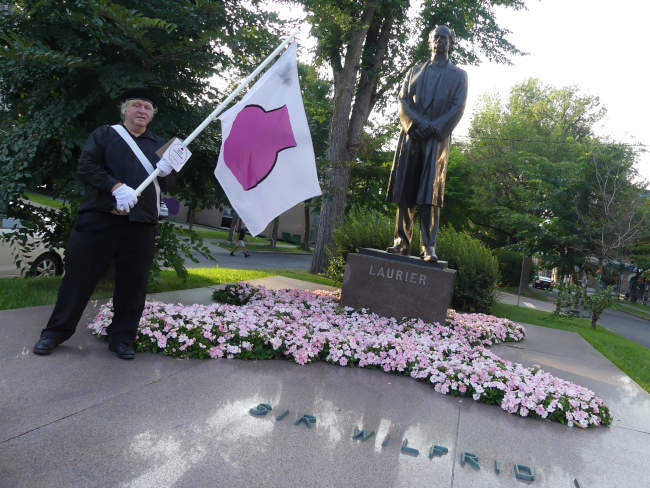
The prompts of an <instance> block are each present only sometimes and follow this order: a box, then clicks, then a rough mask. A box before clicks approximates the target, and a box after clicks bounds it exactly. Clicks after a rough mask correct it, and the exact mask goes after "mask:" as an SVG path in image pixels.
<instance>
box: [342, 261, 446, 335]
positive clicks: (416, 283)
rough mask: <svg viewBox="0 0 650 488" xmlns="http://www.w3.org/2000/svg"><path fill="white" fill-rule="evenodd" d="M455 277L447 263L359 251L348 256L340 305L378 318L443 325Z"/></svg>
mask: <svg viewBox="0 0 650 488" xmlns="http://www.w3.org/2000/svg"><path fill="white" fill-rule="evenodd" d="M455 275H456V271H455V270H453V269H449V268H448V267H447V262H445V261H438V262H437V263H432V262H426V261H423V260H422V259H420V258H419V257H415V256H401V255H396V254H390V253H387V252H385V251H379V250H376V249H360V250H359V252H358V253H355V254H348V259H347V263H346V265H345V275H344V277H343V289H342V291H341V303H342V304H343V305H345V306H347V307H353V308H367V309H369V310H370V311H371V312H374V313H376V314H378V315H386V316H390V317H396V318H398V319H399V318H402V317H412V318H420V319H422V320H425V321H427V322H439V323H440V324H444V323H445V318H446V316H447V308H449V305H451V297H452V293H453V290H454V277H455Z"/></svg>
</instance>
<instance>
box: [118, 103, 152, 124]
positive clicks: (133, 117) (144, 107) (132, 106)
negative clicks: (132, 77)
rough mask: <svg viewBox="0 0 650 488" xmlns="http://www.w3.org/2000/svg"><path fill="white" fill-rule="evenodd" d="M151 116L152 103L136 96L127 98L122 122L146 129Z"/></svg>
mask: <svg viewBox="0 0 650 488" xmlns="http://www.w3.org/2000/svg"><path fill="white" fill-rule="evenodd" d="M152 118H153V105H151V102H149V101H147V100H140V99H138V98H136V99H133V100H129V101H128V103H127V106H126V110H125V111H124V123H125V124H126V125H127V126H132V127H139V128H143V129H146V128H147V125H149V122H151V119H152Z"/></svg>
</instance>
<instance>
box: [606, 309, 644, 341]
mask: <svg viewBox="0 0 650 488" xmlns="http://www.w3.org/2000/svg"><path fill="white" fill-rule="evenodd" d="M598 323H599V324H600V325H602V326H603V327H607V328H608V329H609V330H611V331H614V332H616V333H617V334H620V335H622V336H623V337H627V338H628V339H630V340H633V341H634V342H638V343H639V344H641V345H642V346H645V347H647V348H648V349H650V320H645V319H641V318H638V317H635V316H634V315H630V314H627V313H625V312H619V311H618V310H605V311H604V312H603V314H602V315H601V316H600V320H599V321H598Z"/></svg>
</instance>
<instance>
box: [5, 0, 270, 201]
mask: <svg viewBox="0 0 650 488" xmlns="http://www.w3.org/2000/svg"><path fill="white" fill-rule="evenodd" d="M257 4H258V2H257V1H252V2H247V3H246V4H243V3H242V2H239V1H235V0H225V1H224V0H206V1H201V2H187V1H184V0H171V1H170V0H152V1H149V2H138V1H135V0H119V1H118V0H74V1H72V0H61V1H54V0H21V1H14V2H9V3H6V5H7V8H4V9H0V32H2V34H0V73H2V74H1V75H0V93H2V102H3V104H4V105H5V108H6V110H5V111H2V112H0V119H1V122H2V127H3V131H4V132H2V133H0V172H1V173H0V194H2V195H4V197H5V198H6V199H11V198H13V197H15V196H16V195H19V194H20V193H21V192H22V191H23V189H24V188H25V185H27V184H29V185H30V186H32V187H34V186H36V185H46V186H47V189H48V191H49V192H50V193H52V194H54V195H60V194H63V193H66V192H67V191H68V190H69V189H70V188H74V185H75V183H76V179H75V177H74V174H75V168H76V163H77V158H78V155H79V152H80V148H81V146H82V145H83V143H84V142H85V139H86V136H87V135H88V133H89V132H91V131H92V130H93V129H95V128H96V127H98V126H99V125H101V124H106V123H115V122H117V121H118V120H119V113H118V111H117V100H118V97H119V95H120V94H121V93H122V91H123V90H124V89H125V88H128V87H136V86H146V87H149V88H151V89H152V90H153V92H154V93H155V94H156V95H157V96H158V98H159V100H158V103H157V107H158V115H157V116H156V117H155V118H154V120H153V122H152V125H151V127H152V129H153V130H154V131H155V132H156V133H158V134H159V135H161V136H165V137H171V136H173V135H178V136H181V137H182V136H184V135H187V134H189V133H190V132H191V131H192V130H193V129H194V128H195V127H196V126H197V125H198V124H199V123H200V121H201V120H202V118H203V117H204V116H205V115H207V114H208V113H209V112H210V111H211V109H212V108H213V106H214V104H215V101H216V100H218V99H219V98H221V94H219V93H217V91H216V90H215V89H214V88H213V87H211V85H210V78H211V77H212V76H214V75H215V74H217V73H220V72H223V71H228V72H231V73H236V72H238V71H240V70H241V71H242V72H246V71H248V70H249V68H250V67H251V64H252V63H254V62H255V60H256V59H258V58H259V57H261V56H262V53H267V52H268V50H269V46H271V45H273V44H275V42H276V37H275V36H274V35H273V34H272V33H271V32H270V30H272V29H273V28H274V25H275V24H274V20H273V17H271V16H270V15H269V14H264V13H262V12H260V11H258V9H257V7H256V5H257ZM218 144H219V136H218V134H217V133H216V131H215V129H214V128H212V129H208V130H207V131H206V133H205V134H204V135H202V137H199V139H197V141H196V142H195V143H193V147H192V149H193V152H194V154H195V156H194V158H193V160H192V161H191V163H189V164H188V165H187V167H186V170H185V171H184V175H183V177H184V178H185V179H186V180H187V184H185V185H184V183H183V181H181V188H184V189H185V193H186V195H185V196H186V197H187V196H189V195H190V194H192V195H194V196H195V197H197V198H202V199H207V200H208V201H210V200H213V201H214V200H215V199H217V198H218V190H217V185H216V182H210V185H199V187H197V186H196V184H197V180H198V181H200V180H201V179H197V178H193V177H191V173H192V172H193V169H192V168H193V166H194V167H196V168H197V170H199V171H201V172H202V173H203V175H204V174H205V172H204V169H205V166H206V165H208V160H210V164H211V165H212V166H213V165H214V161H215V153H216V151H217V149H218V147H219V146H218ZM187 173H190V174H187ZM181 180H183V178H181ZM202 180H203V181H207V180H208V179H206V178H205V177H203V178H202Z"/></svg>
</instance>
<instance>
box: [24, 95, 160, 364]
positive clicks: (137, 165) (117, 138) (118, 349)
mask: <svg viewBox="0 0 650 488" xmlns="http://www.w3.org/2000/svg"><path fill="white" fill-rule="evenodd" d="M121 102H122V103H121V106H120V114H121V117H122V124H119V125H114V126H108V125H103V126H101V127H99V128H98V129H96V130H95V131H93V133H92V134H90V136H89V137H88V140H87V141H86V145H85V146H84V148H83V150H82V152H81V156H80V158H79V164H78V167H77V173H78V175H79V177H80V178H81V180H82V181H83V182H84V184H85V188H86V193H85V198H84V200H83V202H82V203H81V205H80V207H79V216H78V218H77V221H76V223H75V225H74V228H73V230H72V232H71V234H70V238H69V240H68V244H67V247H66V259H65V275H64V276H63V280H62V281H61V286H60V288H59V295H58V298H57V302H56V306H55V307H54V311H53V312H52V316H51V317H50V319H49V321H48V323H47V326H46V327H45V329H44V330H43V331H42V332H41V337H40V339H39V340H38V341H37V342H36V345H35V346H34V353H35V354H40V355H46V354H50V353H51V352H52V350H53V349H54V348H55V347H56V346H57V345H59V344H61V343H62V342H64V341H65V340H67V339H68V338H69V337H70V336H72V334H73V333H74V331H75V328H76V326H77V323H78V322H79V319H80V317H81V314H82V312H83V310H84V308H85V307H86V304H87V303H88V300H89V299H90V296H91V294H92V292H93V290H94V289H95V286H96V285H97V282H98V281H99V279H100V278H101V276H102V275H103V274H104V273H105V271H106V268H107V267H108V265H109V263H110V262H111V261H112V260H113V259H115V288H114V292H113V307H114V316H113V321H112V323H111V325H110V326H109V327H108V335H109V346H108V348H109V350H111V351H112V352H114V353H115V354H116V355H117V356H118V357H119V358H121V359H133V357H134V350H133V343H134V341H135V335H136V330H137V327H138V323H139V321H140V316H141V315H142V310H143V308H144V301H145V292H146V286H147V278H148V274H149V268H150V267H151V263H152V261H153V255H154V237H155V232H156V224H157V222H158V212H159V206H160V187H159V185H158V183H157V182H155V183H154V185H150V186H148V187H147V188H146V189H145V190H144V191H143V192H142V194H141V195H140V196H138V195H136V192H135V190H134V188H136V187H137V186H138V185H139V184H140V183H141V182H142V181H143V180H144V179H145V178H146V177H147V176H148V174H149V173H150V172H152V171H153V167H152V166H151V164H150V163H155V162H156V161H157V160H158V156H156V153H155V151H156V150H157V149H158V148H159V147H160V146H162V145H163V144H164V142H165V141H164V140H163V139H161V138H160V137H158V136H155V135H154V134H153V133H151V131H149V130H148V129H147V126H148V125H149V123H150V122H151V120H152V118H153V116H154V113H155V108H154V98H153V96H152V94H151V93H150V92H149V90H146V89H143V88H136V89H131V90H127V91H126V92H125V93H124V95H123V96H122V99H121ZM142 154H144V156H142ZM157 167H158V168H159V169H160V170H161V173H160V176H161V177H163V178H161V181H160V186H162V187H163V189H165V187H166V186H167V185H166V184H165V180H168V179H169V178H164V177H165V176H167V175H169V174H170V173H171V171H172V167H171V165H170V164H169V163H168V162H167V161H164V160H162V161H158V164H157Z"/></svg>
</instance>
